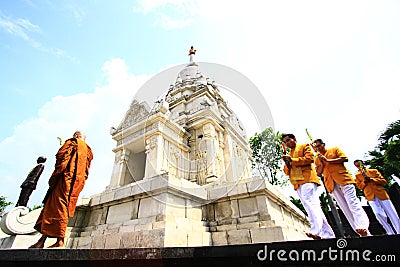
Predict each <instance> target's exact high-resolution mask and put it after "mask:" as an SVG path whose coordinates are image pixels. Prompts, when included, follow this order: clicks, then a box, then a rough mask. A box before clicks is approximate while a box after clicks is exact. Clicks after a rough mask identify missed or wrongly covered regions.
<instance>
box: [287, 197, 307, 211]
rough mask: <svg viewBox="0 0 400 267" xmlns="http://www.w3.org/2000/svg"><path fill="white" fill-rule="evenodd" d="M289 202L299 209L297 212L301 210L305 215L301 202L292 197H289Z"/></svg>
mask: <svg viewBox="0 0 400 267" xmlns="http://www.w3.org/2000/svg"><path fill="white" fill-rule="evenodd" d="M290 201H291V202H292V203H293V204H294V205H295V206H296V207H298V208H299V210H301V211H302V212H303V213H304V214H305V215H307V211H306V209H305V208H304V206H303V203H301V200H300V199H298V198H294V197H292V196H290Z"/></svg>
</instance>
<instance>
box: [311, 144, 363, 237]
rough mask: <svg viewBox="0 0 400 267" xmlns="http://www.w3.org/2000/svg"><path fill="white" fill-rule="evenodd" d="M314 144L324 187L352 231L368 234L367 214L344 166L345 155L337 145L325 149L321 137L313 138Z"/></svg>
mask: <svg viewBox="0 0 400 267" xmlns="http://www.w3.org/2000/svg"><path fill="white" fill-rule="evenodd" d="M314 144H315V148H316V149H317V151H318V157H317V158H316V159H315V165H316V166H317V174H318V175H321V174H322V173H323V174H324V183H325V186H326V189H327V190H328V191H329V193H331V194H332V195H333V196H334V197H335V199H336V201H337V203H338V204H339V207H340V208H341V209H342V211H343V213H344V215H345V216H346V218H347V220H348V221H349V223H350V225H351V227H352V228H353V229H354V231H356V232H357V233H358V234H359V235H360V236H367V235H370V234H369V231H368V227H369V219H368V216H367V214H366V213H365V211H364V209H363V208H362V206H361V202H360V200H359V199H358V198H357V196H356V188H355V186H354V184H355V183H356V182H355V180H354V178H353V177H352V176H351V174H350V173H349V171H348V170H347V168H346V166H344V162H347V161H348V158H347V156H346V155H345V154H344V153H343V152H342V151H341V150H340V149H339V148H338V147H333V148H328V149H326V148H325V143H324V142H323V141H322V140H321V139H317V140H315V141H314Z"/></svg>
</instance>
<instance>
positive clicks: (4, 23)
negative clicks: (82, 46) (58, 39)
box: [0, 12, 78, 62]
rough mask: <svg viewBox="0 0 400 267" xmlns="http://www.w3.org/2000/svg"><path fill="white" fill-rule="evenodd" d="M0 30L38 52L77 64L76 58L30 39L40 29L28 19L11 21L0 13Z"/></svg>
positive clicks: (32, 38) (39, 31) (40, 30)
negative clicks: (19, 39)
mask: <svg viewBox="0 0 400 267" xmlns="http://www.w3.org/2000/svg"><path fill="white" fill-rule="evenodd" d="M0 29H3V30H4V31H5V32H7V33H9V34H11V35H14V36H17V37H19V38H21V39H23V40H24V41H26V42H27V43H28V44H29V45H30V46H32V47H33V48H35V49H37V50H39V51H42V52H45V53H49V54H52V55H55V56H58V57H65V58H67V59H69V60H71V61H72V62H78V59H77V58H75V57H73V56H70V55H68V53H67V52H66V51H64V50H62V49H59V48H53V47H46V46H45V45H43V44H42V43H41V42H39V41H37V39H35V38H34V37H32V35H34V34H42V29H41V28H40V26H39V25H36V24H33V23H32V22H30V21H29V20H28V19H24V18H17V19H13V18H11V17H8V16H5V15H4V14H3V13H1V12H0Z"/></svg>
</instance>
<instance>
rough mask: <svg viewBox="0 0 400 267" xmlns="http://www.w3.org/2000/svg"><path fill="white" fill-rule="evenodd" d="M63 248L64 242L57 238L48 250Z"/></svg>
mask: <svg viewBox="0 0 400 267" xmlns="http://www.w3.org/2000/svg"><path fill="white" fill-rule="evenodd" d="M63 247H64V240H62V239H58V238H57V241H56V243H54V244H53V245H51V246H50V247H48V248H63Z"/></svg>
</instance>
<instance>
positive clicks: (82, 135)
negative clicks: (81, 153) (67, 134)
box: [73, 131, 86, 141]
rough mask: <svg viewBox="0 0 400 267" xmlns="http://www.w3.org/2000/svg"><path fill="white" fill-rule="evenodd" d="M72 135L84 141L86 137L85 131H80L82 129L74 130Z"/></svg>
mask: <svg viewBox="0 0 400 267" xmlns="http://www.w3.org/2000/svg"><path fill="white" fill-rule="evenodd" d="M73 137H74V138H79V139H82V140H83V141H85V139H86V135H85V133H84V132H82V131H76V132H75V133H74V135H73Z"/></svg>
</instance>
